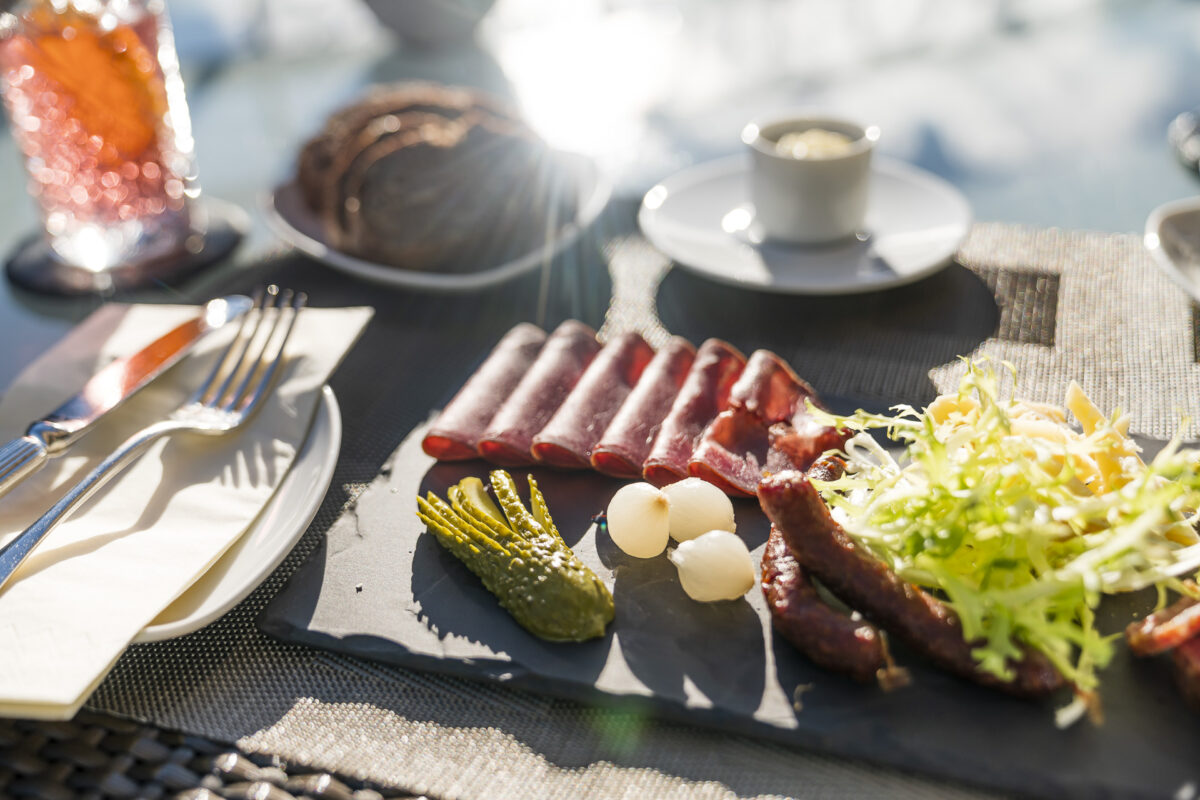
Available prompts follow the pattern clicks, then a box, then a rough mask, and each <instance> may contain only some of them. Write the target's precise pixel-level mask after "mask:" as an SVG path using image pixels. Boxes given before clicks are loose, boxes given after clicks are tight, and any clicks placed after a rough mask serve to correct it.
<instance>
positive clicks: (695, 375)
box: [642, 339, 746, 486]
mask: <svg viewBox="0 0 1200 800" xmlns="http://www.w3.org/2000/svg"><path fill="white" fill-rule="evenodd" d="M745 364H746V357H745V356H743V355H742V354H741V353H740V352H739V351H738V350H737V348H735V347H734V346H733V345H731V344H729V343H728V342H723V341H721V340H720V339H709V340H708V341H706V342H705V343H704V344H702V345H700V349H699V350H698V351H696V359H695V361H693V362H692V369H691V371H689V372H688V375H687V378H686V379H685V380H684V382H683V388H681V389H680V390H679V394H678V395H676V397H675V402H673V403H672V404H671V410H670V411H668V412H667V416H666V418H665V419H663V423H662V427H661V428H659V430H658V436H656V437H654V445H653V446H652V447H651V448H650V455H649V456H647V457H646V463H645V464H644V465H643V467H642V474H643V475H644V476H645V478H646V480H648V481H649V482H650V483H653V484H654V485H655V486H666V485H667V484H668V483H674V482H675V481H678V480H683V479H684V478H686V477H687V474H688V472H687V470H688V460H689V459H690V458H691V457H692V451H693V450H694V449H695V447H696V439H697V438H698V437H699V436H700V434H701V433H703V431H704V429H705V427H707V426H708V423H709V422H711V421H712V419H713V417H715V416H716V415H717V414H719V413H720V412H721V411H724V410H725V409H726V408H727V407H728V405H729V392H730V390H731V389H732V388H733V384H734V382H735V381H736V380H737V378H738V376H739V375H740V374H741V373H742V368H743V367H744V366H745Z"/></svg>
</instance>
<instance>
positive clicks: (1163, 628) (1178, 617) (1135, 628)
mask: <svg viewBox="0 0 1200 800" xmlns="http://www.w3.org/2000/svg"><path fill="white" fill-rule="evenodd" d="M1197 636H1200V601H1197V600H1193V599H1192V598H1190V597H1184V598H1181V599H1179V600H1177V601H1176V602H1175V603H1173V604H1172V605H1170V606H1167V607H1166V608H1164V609H1163V610H1162V611H1156V612H1154V613H1153V614H1151V615H1150V616H1148V617H1146V618H1145V619H1142V620H1138V621H1137V622H1132V623H1130V624H1129V627H1127V628H1126V629H1125V639H1126V640H1127V641H1128V642H1129V649H1130V650H1132V651H1133V652H1134V653H1135V654H1137V655H1139V656H1152V655H1155V654H1156V653H1165V652H1166V651H1167V650H1170V649H1171V648H1173V647H1178V646H1179V645H1181V644H1183V643H1184V642H1186V641H1187V640H1188V639H1193V638H1196V637H1197Z"/></svg>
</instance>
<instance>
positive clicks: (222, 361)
mask: <svg viewBox="0 0 1200 800" xmlns="http://www.w3.org/2000/svg"><path fill="white" fill-rule="evenodd" d="M252 299H253V303H252V304H251V307H250V310H249V311H247V312H246V313H245V314H242V318H241V320H240V321H239V322H238V329H237V333H236V334H234V336H233V338H232V339H230V340H229V344H228V345H226V346H225V352H223V353H221V357H220V358H218V359H217V362H216V363H215V364H213V368H212V371H211V372H209V373H208V377H207V378H205V379H204V383H202V384H200V388H199V389H197V390H196V391H195V392H194V393H193V394H192V396H191V399H190V400H189V401H188V402H190V403H202V402H204V398H205V397H207V396H208V392H209V390H210V389H212V386H213V384H214V383H215V382H216V380H217V377H218V376H220V375H222V374H223V372H224V368H225V365H226V364H227V363H228V362H229V357H230V355H232V354H233V352H234V350H236V349H237V344H238V342H239V341H241V339H242V334H243V333H245V331H246V324H247V322H248V321H249V319H250V317H252V316H255V312H256V311H257V312H258V314H260V315H261V313H262V311H261V309H260V308H259V307H260V306H261V305H262V304H263V302H264V300H265V299H266V292H264V290H263V288H262V287H259V288H258V289H255V290H254V295H253V297H252ZM257 327H258V322H257V321H256V322H255V330H257ZM250 335H251V338H253V336H254V334H253V332H251V334H250ZM233 372H236V369H235V370H233ZM231 374H232V372H231ZM226 382H228V381H226ZM223 388H224V387H222V389H223ZM218 396H219V395H218Z"/></svg>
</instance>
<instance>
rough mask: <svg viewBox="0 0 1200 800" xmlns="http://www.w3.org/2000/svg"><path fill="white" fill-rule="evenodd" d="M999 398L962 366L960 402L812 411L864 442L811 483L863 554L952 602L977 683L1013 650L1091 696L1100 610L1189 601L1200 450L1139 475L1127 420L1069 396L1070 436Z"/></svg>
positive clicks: (1100, 644) (1047, 417)
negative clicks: (880, 434)
mask: <svg viewBox="0 0 1200 800" xmlns="http://www.w3.org/2000/svg"><path fill="white" fill-rule="evenodd" d="M1013 377H1014V381H1013V384H1014V385H1015V384H1016V381H1015V374H1014V376H1013ZM998 387H999V380H998V378H997V375H996V372H995V370H994V369H993V368H992V367H991V365H990V364H988V363H986V362H982V363H975V362H970V361H968V362H967V369H966V373H965V375H964V376H963V378H962V380H961V382H960V384H959V387H958V390H957V392H954V393H951V394H947V395H943V396H941V397H938V398H937V399H936V400H935V401H934V402H933V403H932V404H930V406H929V407H928V408H926V409H924V410H923V411H918V410H917V409H914V408H912V407H910V406H896V407H894V408H893V409H892V413H890V414H871V413H867V412H864V411H859V412H857V413H855V414H853V415H850V416H836V415H832V414H829V413H827V412H824V411H821V410H820V409H817V408H815V407H810V411H811V413H813V414H814V415H816V416H818V417H819V418H820V419H821V420H822V421H823V422H824V423H825V424H832V425H839V426H842V427H845V428H849V429H851V430H853V431H858V432H859V433H858V434H857V435H856V436H854V437H853V438H851V439H850V440H849V441H848V442H847V444H846V447H845V455H846V458H847V463H848V469H847V472H846V474H845V475H843V476H842V477H841V478H839V479H837V480H835V481H825V482H822V481H814V485H815V486H816V487H817V488H818V489H819V490H820V491H821V493H822V496H823V497H824V498H825V501H826V502H827V503H828V504H829V506H830V508H831V509H832V512H833V515H834V517H835V518H836V519H837V520H838V522H839V523H840V524H841V525H842V526H843V527H844V528H845V530H846V531H847V533H849V534H850V535H851V536H852V537H853V538H854V539H855V540H856V541H857V542H858V543H859V544H860V545H862V546H864V547H866V548H868V549H869V550H870V551H871V552H873V553H874V554H875V555H876V556H877V557H879V558H880V559H882V560H883V561H884V562H885V563H887V564H888V565H889V566H891V567H892V569H894V570H895V571H896V572H897V573H898V574H899V575H900V576H901V577H903V578H904V579H906V580H909V581H911V582H913V583H915V584H918V585H920V586H922V587H924V588H926V589H929V590H932V591H934V592H935V593H937V594H939V595H940V596H942V597H944V598H945V599H946V600H947V601H948V602H949V604H950V605H951V607H953V608H954V610H955V612H956V613H957V614H958V616H959V618H960V619H961V621H962V627H963V634H964V636H965V637H966V638H967V640H968V641H971V642H973V643H975V644H976V645H977V646H976V647H975V649H974V651H973V652H974V655H975V657H976V659H977V660H978V663H979V665H980V667H981V668H982V669H984V670H987V671H988V672H991V673H993V674H995V675H997V676H999V677H1000V678H1002V679H1007V678H1009V677H1011V676H1010V674H1009V672H1010V670H1009V668H1008V667H1007V661H1008V659H1010V658H1013V657H1014V656H1019V650H1018V648H1017V643H1018V642H1021V643H1024V644H1027V645H1029V646H1030V647H1033V648H1036V649H1037V650H1040V651H1041V652H1043V653H1044V654H1045V655H1046V656H1047V657H1048V658H1050V659H1051V661H1052V662H1053V663H1054V664H1055V665H1056V666H1057V667H1058V668H1059V669H1060V670H1061V671H1062V673H1063V675H1064V676H1065V677H1066V678H1067V679H1068V680H1069V681H1071V682H1072V683H1073V684H1074V685H1075V687H1076V690H1077V692H1080V693H1084V694H1087V693H1091V692H1094V691H1095V689H1096V688H1097V686H1098V684H1099V679H1098V671H1099V670H1100V669H1102V668H1103V667H1104V666H1105V665H1107V664H1108V663H1109V662H1110V661H1111V659H1112V656H1113V642H1112V637H1107V636H1104V635H1101V633H1100V632H1099V631H1097V629H1096V627H1095V614H1094V610H1095V608H1096V606H1097V605H1098V604H1099V602H1100V600H1101V598H1102V597H1103V596H1104V595H1106V594H1111V593H1114V592H1125V591H1133V590H1137V589H1142V588H1145V587H1148V586H1156V587H1158V588H1159V591H1160V598H1163V597H1165V589H1167V588H1170V589H1173V590H1175V591H1180V592H1190V591H1193V590H1192V589H1190V587H1187V586H1185V585H1184V583H1183V581H1182V580H1180V578H1181V577H1182V576H1186V575H1189V574H1191V573H1194V572H1196V570H1197V569H1200V544H1198V543H1197V542H1198V538H1197V536H1196V533H1195V530H1194V527H1193V524H1194V521H1195V516H1196V509H1200V451H1197V450H1192V449H1185V448H1183V447H1181V445H1180V442H1179V441H1178V440H1175V441H1172V442H1171V443H1169V444H1168V445H1167V446H1166V447H1164V448H1163V450H1162V451H1161V452H1160V453H1159V454H1158V456H1157V457H1156V458H1155V459H1154V460H1153V461H1151V462H1150V463H1149V464H1146V463H1144V462H1143V461H1142V460H1141V458H1140V456H1139V448H1138V447H1137V445H1136V444H1135V443H1134V442H1133V441H1132V440H1131V439H1130V438H1129V437H1128V435H1127V428H1128V419H1127V418H1126V417H1123V416H1122V415H1120V414H1119V413H1114V414H1113V415H1111V416H1110V417H1105V416H1103V415H1102V414H1100V412H1099V411H1098V410H1097V409H1096V408H1095V406H1094V405H1093V404H1092V403H1091V401H1090V400H1089V399H1088V398H1087V396H1086V395H1085V394H1084V393H1083V391H1082V389H1080V388H1079V387H1078V386H1077V385H1075V384H1072V385H1071V387H1070V388H1069V389H1068V392H1067V401H1066V405H1067V408H1068V409H1069V410H1070V411H1071V413H1072V414H1073V415H1074V416H1075V417H1076V419H1077V420H1078V421H1079V423H1080V427H1079V428H1075V427H1073V426H1071V425H1068V423H1067V413H1066V410H1064V409H1062V408H1058V407H1055V406H1047V405H1041V404H1036V403H1029V402H1024V401H1020V400H1016V399H1013V398H1012V397H1011V396H1004V395H1002V394H1001V392H1000V391H999V388H998ZM871 430H882V431H884V432H885V433H886V435H887V438H888V439H890V440H891V441H893V442H896V443H898V444H899V445H902V446H903V448H904V451H903V455H902V456H901V457H900V458H899V459H895V458H893V457H892V455H891V454H890V453H889V452H888V451H887V450H886V449H884V448H883V447H882V446H880V444H879V443H878V442H876V441H875V440H874V439H873V438H872V437H871V436H870V435H869V433H867V432H868V431H871Z"/></svg>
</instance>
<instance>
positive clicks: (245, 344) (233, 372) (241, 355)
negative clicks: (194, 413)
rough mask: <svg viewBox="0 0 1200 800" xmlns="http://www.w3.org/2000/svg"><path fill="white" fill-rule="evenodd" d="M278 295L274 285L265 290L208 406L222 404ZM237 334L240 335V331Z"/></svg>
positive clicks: (276, 287) (277, 289)
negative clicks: (249, 328)
mask: <svg viewBox="0 0 1200 800" xmlns="http://www.w3.org/2000/svg"><path fill="white" fill-rule="evenodd" d="M278 295H279V287H278V286H276V285H275V284H271V285H270V286H268V287H267V288H266V291H265V292H264V293H263V296H262V299H261V301H260V302H259V303H258V305H257V306H256V307H255V309H254V311H255V320H254V327H253V328H252V329H251V330H250V333H249V335H248V336H246V338H245V339H244V340H242V345H241V348H240V350H239V351H238V354H237V359H236V360H235V361H234V362H233V366H231V367H230V368H229V371H228V372H226V373H225V380H224V381H222V382H221V388H219V389H217V391H216V393H215V394H214V395H213V396H212V397H211V398H210V399H209V401H208V404H209V405H212V406H220V405H221V404H222V400H223V399H224V398H225V397H226V396H227V393H228V391H229V387H230V386H232V385H233V382H234V380H235V379H237V377H238V374H239V373H240V372H241V370H242V364H243V362H245V360H246V353H247V352H249V350H250V345H251V344H253V343H254V339H255V337H256V336H258V332H259V331H260V330H261V329H262V326H263V320H264V319H266V316H267V309H268V307H269V306H271V305H273V304H274V302H275V300H276V299H277V297H278ZM238 332H239V333H241V331H240V329H239V331H238Z"/></svg>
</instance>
